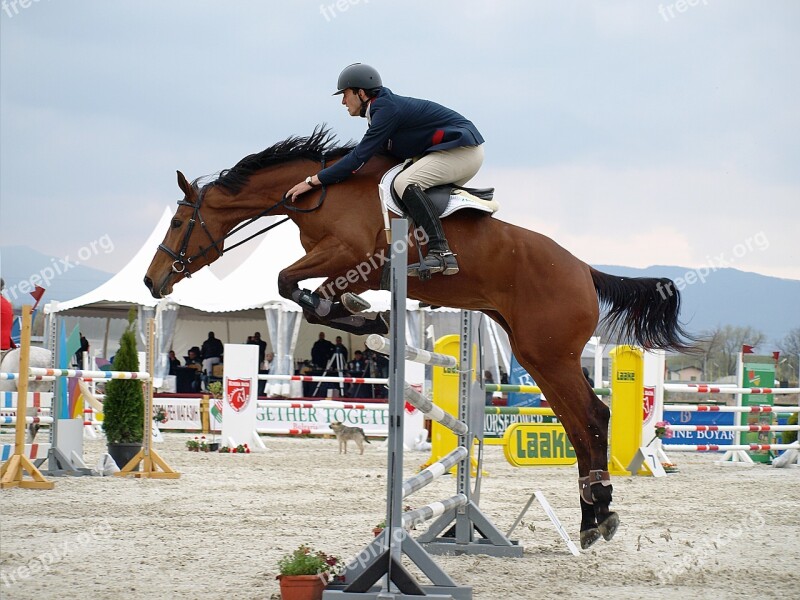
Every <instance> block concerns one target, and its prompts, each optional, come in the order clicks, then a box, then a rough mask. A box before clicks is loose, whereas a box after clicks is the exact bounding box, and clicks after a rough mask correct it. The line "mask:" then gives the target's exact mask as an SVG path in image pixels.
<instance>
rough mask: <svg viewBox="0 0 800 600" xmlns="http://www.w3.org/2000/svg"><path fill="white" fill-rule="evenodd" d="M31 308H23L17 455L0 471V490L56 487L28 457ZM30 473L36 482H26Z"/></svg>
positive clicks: (18, 387)
mask: <svg viewBox="0 0 800 600" xmlns="http://www.w3.org/2000/svg"><path fill="white" fill-rule="evenodd" d="M30 348H31V307H30V306H29V305H27V304H26V305H24V306H23V307H22V337H21V338H20V351H19V379H18V380H17V422H16V427H15V434H16V435H15V438H14V454H12V455H11V457H10V458H9V459H8V460H7V461H6V462H5V463H3V466H2V468H0V488H2V489H7V488H12V487H20V488H29V489H37V490H52V489H53V488H54V487H55V484H54V483H53V482H52V481H48V480H47V479H45V477H44V475H42V474H41V473H40V472H39V469H37V468H36V466H35V465H34V464H33V463H32V462H31V461H30V459H29V458H28V457H27V456H25V415H26V414H27V407H28V376H29V372H28V371H29V368H30V363H31V355H30ZM25 471H27V472H28V475H30V477H32V479H26V478H25V476H24V472H25Z"/></svg>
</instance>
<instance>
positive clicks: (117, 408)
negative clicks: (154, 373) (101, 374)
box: [103, 309, 144, 444]
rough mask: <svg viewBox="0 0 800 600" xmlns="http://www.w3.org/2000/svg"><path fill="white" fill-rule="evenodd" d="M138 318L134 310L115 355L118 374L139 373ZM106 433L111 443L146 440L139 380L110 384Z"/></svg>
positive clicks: (114, 380) (141, 391)
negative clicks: (137, 351) (137, 350)
mask: <svg viewBox="0 0 800 600" xmlns="http://www.w3.org/2000/svg"><path fill="white" fill-rule="evenodd" d="M135 325H136V318H135V312H134V311H133V309H131V312H130V313H129V314H128V328H127V329H126V330H125V333H123V334H122V337H121V338H120V340H119V350H118V351H117V353H116V355H115V356H114V363H113V366H112V368H113V369H114V370H115V371H138V370H139V355H138V354H137V353H136V334H135V331H134V330H135ZM103 431H104V432H105V434H106V440H107V442H108V443H109V444H118V443H122V444H134V443H137V442H141V441H142V440H143V439H144V391H143V389H142V381H141V380H139V379H112V380H111V381H109V382H108V383H107V384H106V397H105V401H104V402H103Z"/></svg>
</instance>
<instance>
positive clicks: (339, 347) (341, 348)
mask: <svg viewBox="0 0 800 600" xmlns="http://www.w3.org/2000/svg"><path fill="white" fill-rule="evenodd" d="M333 353H334V354H339V355H341V357H342V363H341V364H342V366H345V365H347V346H345V345H344V344H343V343H342V336H340V335H337V336H336V344H335V345H334V346H333Z"/></svg>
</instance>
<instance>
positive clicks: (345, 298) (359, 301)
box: [341, 292, 370, 314]
mask: <svg viewBox="0 0 800 600" xmlns="http://www.w3.org/2000/svg"><path fill="white" fill-rule="evenodd" d="M341 301H342V306H344V307H345V308H346V309H347V310H348V311H350V312H351V313H353V314H356V313H360V312H364V311H365V310H368V309H369V308H370V303H369V302H367V301H366V300H364V299H363V298H362V297H361V296H358V295H356V294H353V293H352V292H347V293H344V294H342V297H341Z"/></svg>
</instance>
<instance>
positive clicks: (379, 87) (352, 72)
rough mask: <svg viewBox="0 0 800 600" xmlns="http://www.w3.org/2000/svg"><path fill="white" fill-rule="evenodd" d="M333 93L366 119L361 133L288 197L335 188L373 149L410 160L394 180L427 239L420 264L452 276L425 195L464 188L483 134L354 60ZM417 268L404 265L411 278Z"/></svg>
mask: <svg viewBox="0 0 800 600" xmlns="http://www.w3.org/2000/svg"><path fill="white" fill-rule="evenodd" d="M337 89H338V91H337V92H336V93H335V94H334V95H337V94H342V104H343V105H345V106H346V107H347V111H348V112H349V113H350V116H353V117H355V116H360V117H366V119H367V132H366V133H365V134H364V137H363V138H362V139H361V141H360V142H359V143H358V145H357V146H356V147H355V148H353V150H351V151H350V152H349V153H348V154H347V155H345V156H344V157H343V158H342V159H341V160H339V161H337V162H336V163H334V164H333V165H331V166H330V167H328V168H326V169H322V170H321V171H320V172H319V173H317V174H316V175H312V176H310V177H306V179H305V181H303V182H301V183H298V184H297V185H295V186H294V187H293V188H292V189H291V190H289V192H288V194H287V195H289V196H291V198H292V201H294V200H295V199H296V198H297V196H299V195H300V194H303V193H305V192H307V191H309V190H310V189H312V188H313V187H316V186H319V185H322V184H324V185H329V184H332V183H338V182H340V181H342V180H344V179H346V178H347V177H349V176H350V175H351V174H353V173H355V172H356V171H358V170H359V169H360V168H361V167H362V166H364V164H366V162H367V161H368V160H369V159H370V158H371V157H372V156H373V155H374V154H375V153H376V152H378V151H380V150H384V151H388V152H389V153H390V154H392V155H393V156H396V157H397V158H400V159H403V160H407V159H413V162H412V163H411V164H410V166H407V167H406V168H405V169H404V170H403V171H401V172H400V174H399V175H398V176H397V177H396V178H395V180H394V189H395V191H396V192H397V195H398V196H399V197H400V198H401V200H402V208H404V209H405V210H406V212H407V213H408V214H409V215H410V216H411V218H412V219H413V220H414V222H415V223H416V224H417V225H418V226H420V227H422V228H423V229H424V230H425V233H426V234H427V236H428V254H427V256H426V257H425V258H424V259H423V263H424V266H426V267H428V268H429V269H430V272H431V273H443V274H444V275H455V274H456V273H458V263H457V262H456V258H455V255H454V254H453V253H452V252H451V251H450V247H449V246H448V244H447V240H446V239H445V237H444V231H443V230H442V223H441V221H440V220H439V217H438V216H437V215H436V212H435V210H434V206H433V204H432V203H431V200H430V198H429V197H428V194H426V193H425V190H427V189H428V188H431V187H434V186H437V185H442V184H446V183H454V184H456V185H463V184H465V183H466V182H467V181H469V180H470V179H471V178H472V177H473V176H474V175H475V174H476V173H477V172H478V169H480V167H481V164H482V163H483V146H482V145H481V144H483V141H484V140H483V137H482V136H481V134H480V133H479V132H478V130H477V128H476V127H475V125H473V124H472V122H471V121H469V120H468V119H466V118H464V117H463V116H461V115H460V114H458V113H457V112H455V111H453V110H451V109H449V108H446V107H444V106H442V105H440V104H436V103H435V102H431V101H429V100H420V99H417V98H409V97H407V96H398V95H395V94H394V93H392V91H391V90H390V89H389V88H386V87H383V84H382V82H381V76H380V75H379V74H378V71H376V70H375V69H374V68H373V67H370V66H369V65H365V64H362V63H355V64H352V65H350V66H348V67H346V68H345V69H344V70H343V71H342V72H341V74H340V75H339V81H338V85H337ZM419 268H420V265H419V264H413V265H409V267H408V270H409V273H411V274H416V273H417V272H418V270H419Z"/></svg>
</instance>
